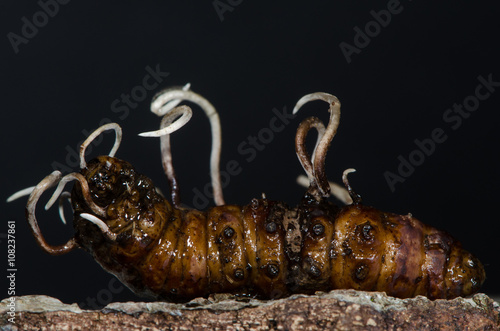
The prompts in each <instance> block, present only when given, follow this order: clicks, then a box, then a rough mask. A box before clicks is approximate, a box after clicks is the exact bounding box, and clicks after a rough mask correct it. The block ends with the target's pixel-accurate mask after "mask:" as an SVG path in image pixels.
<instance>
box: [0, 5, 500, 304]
mask: <svg viewBox="0 0 500 331" xmlns="http://www.w3.org/2000/svg"><path fill="white" fill-rule="evenodd" d="M223 2H224V1H223ZM232 3H233V4H236V3H237V1H233V2H232ZM387 3H388V2H387V1H371V2H369V3H367V2H363V3H355V2H347V1H341V2H334V1H309V2H285V1H278V2H273V3H268V2H251V1H241V3H240V4H238V5H235V6H232V11H226V12H224V13H223V20H221V19H220V17H219V15H218V13H217V11H216V9H215V8H214V6H213V3H212V2H210V1H205V2H201V1H200V2H198V3H196V4H194V3H188V2H186V3H184V2H182V3H181V2H180V1H175V2H173V1H141V2H139V1H108V2H106V3H105V4H104V3H101V2H97V1H85V2H82V1H70V2H69V3H68V4H65V5H60V8H59V12H58V13H57V14H56V15H55V16H54V17H53V18H50V19H49V20H48V22H47V24H45V25H44V26H42V27H40V28H39V31H38V33H37V34H36V35H35V36H34V37H33V38H30V39H29V40H28V43H27V44H21V45H19V52H18V53H17V54H16V53H15V52H14V49H13V47H12V45H11V43H10V42H9V39H8V38H7V35H8V33H10V32H13V33H15V34H18V35H21V33H22V32H21V29H22V26H23V21H22V20H21V19H22V17H26V18H27V19H28V20H29V21H31V22H32V21H33V15H34V14H35V13H37V12H38V11H40V10H41V7H40V5H39V4H37V3H36V2H35V1H31V2H22V4H21V3H20V2H15V1H3V2H2V4H1V5H0V7H1V13H2V14H1V15H2V19H1V22H0V24H1V32H2V34H3V36H4V37H2V38H3V39H2V42H1V43H0V44H1V47H2V49H1V53H0V54H1V57H2V61H0V63H1V64H0V65H1V67H2V72H1V73H2V74H1V82H2V90H1V93H2V111H1V123H2V130H1V133H0V134H1V136H2V140H1V141H2V154H1V155H2V156H1V158H2V162H1V165H0V166H1V169H0V174H1V181H0V183H1V187H2V190H1V195H0V199H1V200H2V201H5V199H6V198H7V197H8V196H9V195H10V194H12V193H14V192H16V191H17V190H19V189H22V188H25V187H28V186H32V185H35V184H36V183H38V182H39V181H40V180H41V179H42V178H43V177H44V176H46V175H47V174H49V173H50V172H51V171H52V170H53V167H52V164H53V162H59V163H61V164H67V161H66V158H67V157H68V153H69V152H68V150H73V151H75V150H77V147H78V145H79V143H80V142H81V141H82V140H83V139H84V138H85V137H86V134H84V133H83V130H87V131H92V130H94V129H95V128H97V127H98V126H99V124H100V122H101V120H103V119H106V118H107V119H109V120H111V121H116V122H118V123H119V124H120V125H121V126H122V127H123V130H124V139H123V142H122V145H121V148H120V150H119V151H118V154H117V156H118V157H120V158H122V159H125V160H127V161H129V162H131V163H132V164H133V165H134V166H135V167H136V168H137V169H138V170H139V171H140V172H143V173H145V174H146V175H148V176H149V177H151V178H152V179H153V180H154V182H155V183H156V185H158V186H159V187H161V188H162V189H163V191H164V192H168V187H167V183H166V179H165V177H164V175H163V173H162V168H161V164H160V153H159V140H158V139H151V138H149V139H147V138H141V137H138V136H137V134H138V133H140V132H144V131H149V130H153V129H156V128H157V127H158V126H159V118H158V117H156V116H155V115H153V114H152V113H151V112H150V111H149V103H150V100H151V97H152V96H153V95H154V94H155V93H156V92H158V91H159V90H160V89H161V88H164V87H168V86H172V85H184V84H185V83H187V82H190V83H191V84H192V90H193V91H195V92H197V93H200V94H201V95H203V96H205V97H206V98H207V99H209V100H210V101H211V102H212V103H213V104H214V105H215V107H216V108H217V109H218V111H219V114H220V118H221V123H222V128H223V131H222V135H223V150H222V161H221V164H222V167H224V166H225V164H227V162H228V161H230V160H236V161H237V162H238V163H239V164H240V166H241V168H242V171H241V173H240V174H239V175H238V176H235V177H232V178H231V180H230V183H229V185H228V186H227V187H226V188H225V189H224V192H225V199H226V202H228V203H234V204H240V205H244V204H247V203H249V201H250V200H251V199H252V198H254V197H258V196H260V194H261V193H262V192H265V193H266V195H267V197H268V198H270V199H275V200H283V201H286V202H287V203H289V204H291V205H293V204H295V203H297V202H298V201H299V199H300V198H301V196H302V194H303V192H304V189H303V188H301V187H300V186H298V185H296V184H295V178H296V176H297V175H299V174H302V173H303V171H302V168H301V166H300V164H299V162H298V161H297V159H296V156H295V151H294V143H293V141H294V136H295V130H296V128H297V126H298V124H299V122H300V120H302V119H304V118H305V117H307V116H310V115H313V114H314V115H316V116H319V117H320V118H321V119H323V120H327V118H328V116H327V111H326V110H327V106H326V104H324V103H319V102H317V103H314V104H310V105H307V106H306V107H305V109H303V110H302V111H301V112H300V113H299V115H298V116H297V117H296V118H295V119H294V120H292V121H291V123H290V124H289V125H287V126H286V127H285V129H284V130H283V131H282V132H279V133H277V134H276V135H275V136H274V138H273V140H272V141H271V142H269V143H268V144H266V145H265V148H264V150H263V151H260V152H258V153H257V156H256V157H255V159H254V160H252V161H251V162H248V161H247V158H248V157H249V155H248V154H246V155H245V154H241V153H240V152H238V146H239V145H240V144H241V143H243V142H245V141H247V140H248V137H249V136H251V135H253V136H257V135H258V133H259V131H260V130H262V129H263V128H266V127H268V126H269V121H270V120H271V118H272V117H274V116H275V115H274V113H273V112H272V110H273V108H277V109H278V110H280V111H281V110H283V108H284V107H286V109H287V110H288V112H290V110H291V109H292V108H293V106H294V104H295V102H296V101H297V100H298V99H299V98H300V97H301V96H303V95H305V94H307V93H311V92H315V91H325V92H329V93H332V94H335V95H336V96H338V97H339V99H340V100H341V102H342V119H341V123H340V128H339V131H338V134H337V137H336V138H335V139H334V140H333V143H332V146H331V149H330V153H329V154H328V158H327V174H328V176H329V179H330V180H333V181H337V182H339V181H340V179H341V174H342V171H343V170H344V169H346V168H349V167H354V168H356V169H357V173H356V174H352V175H351V176H350V178H351V184H352V185H353V186H354V187H355V189H356V190H357V192H358V193H360V194H361V195H362V196H363V198H364V202H365V203H366V204H368V205H373V206H376V207H377V208H379V209H382V210H385V211H391V212H396V213H400V214H406V213H408V212H411V213H412V214H413V215H414V216H416V217H417V218H418V219H420V220H422V221H423V222H425V223H427V224H430V225H433V226H435V227H438V228H440V229H445V230H446V231H448V232H450V233H451V234H453V235H454V236H455V237H457V238H458V239H459V240H460V241H462V243H463V245H464V246H465V248H467V249H468V250H470V251H472V252H473V253H474V254H475V255H477V256H478V257H479V258H480V260H481V261H482V262H483V263H484V264H485V266H486V271H487V276H488V279H487V281H486V283H485V285H484V287H483V291H484V292H486V293H488V294H498V293H500V285H499V284H500V283H499V282H498V279H499V276H500V266H499V264H498V255H497V252H498V247H499V246H498V238H499V233H500V225H499V223H500V222H499V221H498V216H497V215H498V211H497V208H498V193H497V192H498V191H497V187H498V183H499V175H498V168H499V161H498V143H499V139H498V136H499V135H498V130H496V129H497V127H498V120H499V115H498V106H499V104H500V96H499V95H498V94H499V93H500V92H499V91H498V90H497V91H496V92H494V93H492V94H491V96H490V97H489V98H488V99H487V100H485V101H481V102H480V105H479V108H478V109H477V110H476V111H475V112H473V113H471V114H470V117H468V118H467V119H464V120H463V122H462V123H461V125H460V126H459V127H458V128H457V129H456V130H453V129H452V128H451V125H450V123H445V122H444V120H443V114H444V113H445V111H446V110H447V109H449V108H450V107H452V106H453V104H454V103H462V102H463V100H464V99H465V98H466V97H468V96H470V95H474V91H475V89H476V86H477V85H478V84H479V82H478V79H477V78H478V76H480V75H481V76H483V77H485V78H486V77H488V75H490V74H491V75H492V78H493V80H494V81H500V67H499V66H498V62H497V61H498V58H499V55H500V52H499V48H498V32H499V26H500V24H499V21H498V17H499V14H500V12H499V8H498V7H495V8H493V7H491V6H492V4H493V3H494V2H486V1H485V2H474V4H472V2H470V1H440V2H439V3H436V2H431V1H424V0H420V1H419V0H414V1H407V0H406V1H401V3H400V6H402V11H401V12H400V13H399V14H397V15H392V17H391V22H390V23H389V24H388V25H387V26H386V27H383V28H381V31H380V32H379V33H378V34H377V35H375V36H374V37H372V38H370V39H371V40H370V42H369V44H368V45H367V46H366V47H364V48H362V49H361V51H360V53H359V54H353V55H352V58H351V62H350V63H348V62H347V61H346V58H345V56H344V55H343V53H342V51H341V49H340V47H339V44H340V43H341V42H346V43H349V44H351V45H353V44H354V38H355V34H356V32H355V31H354V30H353V29H354V28H355V27H359V28H361V29H364V28H365V25H366V24H367V23H369V22H370V21H373V20H374V18H373V16H372V14H371V13H370V12H371V11H372V10H374V11H376V12H378V11H380V10H382V9H386V8H387ZM147 66H150V67H152V68H155V67H156V66H159V68H160V70H161V71H162V72H168V73H169V75H168V77H166V78H164V80H163V82H162V83H161V84H160V86H159V87H158V88H157V89H156V90H154V91H148V95H147V98H146V99H145V100H144V101H141V102H139V103H138V105H137V107H136V108H135V109H132V108H130V109H129V110H130V111H129V113H128V116H126V117H125V118H120V116H121V117H124V116H123V115H124V113H122V112H113V111H112V107H111V105H112V103H113V101H114V100H115V99H119V98H120V95H121V94H123V93H125V94H129V93H130V92H131V90H132V89H133V88H134V87H136V86H138V85H141V84H142V80H143V78H144V77H145V75H146V74H147V72H146V70H145V68H146V67H147ZM194 108H195V109H194V116H193V120H192V121H191V122H190V123H189V124H188V125H187V126H186V127H185V128H183V129H182V130H180V131H178V132H176V133H175V134H173V136H172V141H173V155H174V162H175V167H176V170H177V173H178V177H179V180H180V184H181V189H182V200H183V202H185V203H186V204H188V205H192V203H191V201H192V199H193V188H195V187H198V188H200V189H203V186H204V185H205V184H206V183H207V182H208V181H209V176H208V159H209V148H210V137H209V132H210V129H209V125H208V121H207V120H206V118H205V116H204V115H203V113H202V112H201V111H200V109H197V108H196V107H194ZM435 128H442V129H443V130H444V131H445V133H446V135H447V137H448V138H447V140H446V141H445V142H443V143H441V144H438V145H437V146H436V149H435V151H434V153H432V155H430V156H428V157H426V159H425V161H424V162H423V163H422V164H421V165H420V166H418V167H416V168H415V171H414V172H413V174H412V175H411V176H409V177H408V178H407V179H406V180H405V181H404V182H403V183H398V184H396V186H395V187H396V190H395V191H394V192H391V190H390V189H389V186H388V184H387V181H386V179H385V178H384V172H386V171H391V172H393V173H397V167H398V164H399V161H398V156H399V155H402V156H403V157H405V158H408V155H409V154H410V153H411V152H412V151H414V150H415V149H416V145H415V143H414V140H415V139H419V140H423V139H426V138H429V137H430V136H431V132H432V131H433V130H434V129H435ZM112 141H113V138H112V135H111V134H106V135H105V139H104V142H103V143H102V144H101V145H99V146H98V147H97V148H94V151H93V152H92V155H93V156H95V155H98V154H104V153H107V151H108V150H109V148H110V146H111V145H112ZM73 169H75V170H76V169H77V167H74V168H73ZM48 196H49V194H46V195H45V196H43V197H42V201H41V202H40V206H39V208H38V218H39V222H40V224H41V228H42V231H43V233H44V234H45V235H46V237H47V240H49V242H51V243H53V244H58V243H63V242H65V241H66V240H67V239H68V238H69V237H70V236H71V235H72V233H73V232H72V228H71V225H68V226H64V225H62V223H61V222H60V221H59V218H58V216H57V212H56V210H55V209H56V208H53V210H50V211H48V212H45V211H44V210H43V208H42V206H43V203H45V201H47V199H48ZM25 201H26V199H25V198H24V199H21V200H18V201H15V202H12V203H9V204H7V203H5V202H1V204H2V209H1V210H2V225H1V226H0V232H1V233H2V234H3V235H2V238H1V241H2V242H1V244H0V245H1V246H0V251H1V252H2V253H1V254H0V261H3V262H0V266H2V265H3V267H1V268H0V269H1V270H2V272H5V270H6V269H7V242H6V238H5V233H6V232H7V221H9V220H11V221H15V222H16V264H17V269H18V271H17V274H16V295H26V294H45V295H50V296H54V297H57V298H59V299H61V300H62V301H64V302H68V303H70V302H77V303H83V302H86V301H87V298H98V299H97V300H96V301H97V302H98V303H101V304H103V303H106V302H107V301H109V300H111V299H112V300H113V301H124V300H142V299H139V298H137V297H135V296H134V295H133V294H132V293H131V292H129V291H128V290H123V291H118V292H119V293H116V294H113V295H112V298H110V297H109V296H108V295H107V294H109V293H110V292H108V290H109V289H108V284H109V281H110V280H111V279H112V276H111V275H109V274H107V273H106V272H104V271H103V270H101V268H100V266H99V265H98V264H96V263H95V262H94V261H93V260H92V259H91V258H90V256H88V255H87V254H86V253H84V252H81V251H78V252H72V253H71V254H68V255H65V256H59V257H54V256H49V255H47V254H45V253H44V252H42V251H41V250H40V249H39V248H38V247H37V245H36V244H35V240H34V239H33V237H32V235H31V233H30V232H29V229H28V226H27V224H26V222H25V220H24V204H25ZM2 278H3V279H5V278H4V277H2ZM1 284H4V283H3V282H2V283H1ZM5 284H6V283H5ZM114 285H115V286H116V284H114ZM7 287H8V286H7V285H5V286H2V288H1V289H0V293H2V294H1V295H0V297H6V296H7ZM84 306H88V303H85V304H84Z"/></svg>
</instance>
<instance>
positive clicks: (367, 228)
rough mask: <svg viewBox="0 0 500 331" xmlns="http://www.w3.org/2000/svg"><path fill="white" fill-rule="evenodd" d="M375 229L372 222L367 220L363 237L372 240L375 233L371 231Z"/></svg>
mask: <svg viewBox="0 0 500 331" xmlns="http://www.w3.org/2000/svg"><path fill="white" fill-rule="evenodd" d="M372 229H373V226H371V224H370V222H366V223H365V224H364V225H363V232H362V233H363V238H364V239H365V240H366V241H371V240H372V239H373V235H372V234H371V233H370V231H371V230H372Z"/></svg>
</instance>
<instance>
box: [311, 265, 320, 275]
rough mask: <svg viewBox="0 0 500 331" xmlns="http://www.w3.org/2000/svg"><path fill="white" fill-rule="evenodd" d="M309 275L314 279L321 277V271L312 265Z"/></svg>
mask: <svg viewBox="0 0 500 331" xmlns="http://www.w3.org/2000/svg"><path fill="white" fill-rule="evenodd" d="M309 274H311V276H313V277H319V276H321V270H319V268H318V267H316V266H315V265H312V266H311V267H310V268H309Z"/></svg>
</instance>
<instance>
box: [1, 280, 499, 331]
mask: <svg viewBox="0 0 500 331" xmlns="http://www.w3.org/2000/svg"><path fill="white" fill-rule="evenodd" d="M15 299H16V300H15V302H16V312H15V323H10V322H9V320H8V319H9V318H10V316H9V314H8V312H9V307H8V304H9V303H10V302H11V301H10V300H9V298H7V299H4V300H3V301H2V302H1V306H0V328H1V330H89V329H92V330H101V329H102V330H110V329H139V330H207V329H210V330H212V329H214V330H317V329H325V328H327V329H331V330H381V329H382V330H384V329H385V330H419V329H420V330H421V329H428V330H438V329H439V330H465V329H474V330H497V329H499V328H500V305H499V304H498V303H497V302H495V301H494V300H493V299H491V298H490V297H488V296H486V295H485V294H476V295H474V296H472V297H470V298H456V299H453V300H434V301H431V300H429V299H427V298H425V297H421V296H419V297H416V298H412V299H404V300H402V299H397V298H393V297H388V296H387V295H385V293H379V292H363V291H355V290H334V291H331V292H329V293H318V294H316V295H310V296H309V295H293V296H291V297H288V298H284V299H280V300H268V301H263V300H246V301H239V300H235V298H234V297H233V296H230V295H217V296H215V297H210V298H209V299H202V298H198V299H195V300H192V301H190V302H188V303H185V304H175V303H166V302H149V303H144V302H127V303H112V304H109V305H108V306H106V307H105V308H103V309H101V310H82V309H80V308H79V307H78V305H76V304H72V305H68V304H64V303H61V302H60V301H59V300H57V299H54V298H51V297H47V296H39V295H37V296H35V295H34V296H23V297H16V298H15Z"/></svg>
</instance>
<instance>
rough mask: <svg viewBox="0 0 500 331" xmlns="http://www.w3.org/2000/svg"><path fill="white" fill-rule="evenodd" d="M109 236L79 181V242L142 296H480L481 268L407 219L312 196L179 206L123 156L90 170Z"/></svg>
mask: <svg viewBox="0 0 500 331" xmlns="http://www.w3.org/2000/svg"><path fill="white" fill-rule="evenodd" d="M82 175H83V176H84V177H85V178H86V180H87V181H88V183H89V187H90V191H91V196H92V198H93V200H94V201H96V203H97V204H98V205H99V206H101V207H103V208H105V210H106V217H105V219H103V221H105V223H106V224H107V226H108V227H109V229H110V230H111V231H112V232H113V233H116V234H118V235H117V237H116V240H115V241H113V240H111V239H109V238H107V237H106V236H105V235H103V233H102V231H101V230H100V229H99V228H98V227H97V226H96V225H94V224H93V223H91V222H88V221H86V220H84V219H82V218H80V217H79V215H80V214H81V213H90V214H92V210H90V208H89V207H87V206H86V203H85V202H84V200H83V197H82V193H81V189H80V186H79V185H75V188H74V190H73V192H72V201H73V207H74V211H75V221H74V226H75V230H76V240H77V242H78V244H79V245H80V246H81V247H83V248H84V249H85V250H87V251H88V252H89V253H91V254H92V255H93V256H94V258H95V259H96V261H97V262H99V263H100V264H101V265H102V266H103V268H104V269H106V270H107V271H109V272H110V273H112V274H114V275H116V276H117V277H118V278H119V279H120V280H121V281H122V282H123V283H124V284H126V285H127V286H128V287H129V288H130V289H132V290H133V291H134V292H136V293H137V294H139V295H144V296H149V297H153V298H156V299H161V300H169V301H186V300H190V299H192V298H195V297H199V296H208V295H209V294H212V293H234V294H237V295H241V296H251V297H258V298H265V299H267V298H280V297H284V296H287V295H290V294H293V293H314V292H315V291H329V290H332V289H340V288H352V289H356V290H369V291H385V292H387V294H388V295H391V296H395V297H400V298H407V297H413V296H416V295H425V296H427V297H429V298H431V299H437V298H448V299H449V298H454V297H457V296H467V295H470V294H473V293H475V292H477V291H478V290H479V288H480V286H481V284H482V283H483V281H484V279H485V274H484V269H483V266H482V265H481V263H480V262H479V261H478V260H477V259H476V258H475V257H473V256H472V255H471V254H470V253H468V252H466V251H465V250H463V249H462V248H461V245H460V243H459V242H458V241H456V240H454V239H453V238H452V237H451V236H449V235H448V234H446V233H444V232H442V231H438V230H436V229H434V228H432V227H430V226H427V225H425V224H423V223H421V222H420V221H418V220H417V219H415V218H414V217H412V216H411V215H407V216H401V215H396V214H391V213H384V212H381V211H378V210H377V209H375V208H372V207H367V206H363V205H361V204H351V205H348V206H345V207H342V208H339V207H337V206H335V205H334V204H332V203H331V202H328V201H326V200H322V201H319V202H318V201H316V200H314V199H311V198H310V197H308V196H307V195H306V196H305V197H304V199H303V200H302V202H301V203H300V204H299V206H297V207H296V208H290V207H288V206H287V205H286V204H284V203H282V202H276V201H271V200H268V199H254V200H252V201H251V203H250V204H249V205H247V206H243V207H240V206H234V205H224V206H218V207H213V208H210V209H209V210H207V211H197V210H192V209H176V208H173V207H172V205H171V204H170V203H169V202H168V201H167V200H166V199H165V198H164V197H162V196H161V195H160V194H158V193H157V191H156V189H155V187H154V185H153V183H152V182H151V180H150V179H148V178H147V177H145V176H143V175H140V174H139V173H137V172H136V171H135V170H134V168H133V167H132V166H131V165H130V164H129V163H127V162H125V161H121V160H119V159H116V158H113V157H108V156H100V157H98V158H96V159H94V160H92V161H90V162H89V163H88V165H87V167H86V168H84V169H83V170H82Z"/></svg>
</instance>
